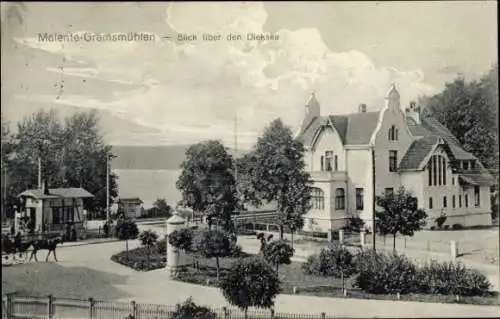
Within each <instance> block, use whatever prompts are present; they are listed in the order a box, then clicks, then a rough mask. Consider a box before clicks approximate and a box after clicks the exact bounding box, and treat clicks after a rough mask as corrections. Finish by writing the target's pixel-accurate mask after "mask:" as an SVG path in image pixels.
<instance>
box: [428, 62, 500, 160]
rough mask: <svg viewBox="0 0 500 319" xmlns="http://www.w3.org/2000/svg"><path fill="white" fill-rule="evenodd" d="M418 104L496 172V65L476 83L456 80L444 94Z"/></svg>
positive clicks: (461, 78) (466, 148) (460, 78)
mask: <svg viewBox="0 0 500 319" xmlns="http://www.w3.org/2000/svg"><path fill="white" fill-rule="evenodd" d="M420 104H422V106H423V107H424V108H425V109H424V110H425V111H426V114H427V115H432V116H434V117H435V118H436V119H437V120H438V121H439V122H440V123H441V124H443V125H444V126H445V127H446V128H448V129H449V130H450V132H451V133H452V134H453V135H454V136H455V137H456V139H457V140H458V142H459V143H460V144H461V145H462V146H463V147H464V149H465V150H466V151H468V152H471V153H472V154H473V155H474V156H476V157H477V158H478V159H479V161H480V162H481V163H482V164H483V165H485V166H486V167H487V168H490V169H498V120H497V119H498V64H496V65H494V66H493V67H492V68H491V69H490V71H489V72H488V73H487V74H485V75H484V76H483V77H482V78H481V79H480V80H479V81H472V82H466V81H465V79H464V78H463V77H461V76H459V77H457V78H456V79H455V80H454V81H453V82H451V83H447V84H446V86H445V89H444V90H443V92H441V93H439V94H436V95H434V96H431V97H424V98H421V100H420Z"/></svg>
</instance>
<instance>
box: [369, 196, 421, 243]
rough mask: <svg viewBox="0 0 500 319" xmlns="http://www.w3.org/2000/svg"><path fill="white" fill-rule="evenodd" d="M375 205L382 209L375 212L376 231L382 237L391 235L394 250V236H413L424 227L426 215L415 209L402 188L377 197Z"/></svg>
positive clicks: (415, 203) (412, 199)
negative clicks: (393, 192) (398, 234)
mask: <svg viewBox="0 0 500 319" xmlns="http://www.w3.org/2000/svg"><path fill="white" fill-rule="evenodd" d="M376 203H377V205H378V206H379V207H381V208H382V210H381V211H377V212H375V216H376V219H377V221H376V223H377V230H378V231H379V232H380V233H381V234H382V235H384V236H385V235H387V234H392V236H393V249H394V250H396V235H397V233H400V234H401V235H403V236H413V234H414V233H415V232H416V231H419V230H421V229H422V227H423V226H424V225H425V219H426V218H427V214H426V213H425V212H424V211H423V210H422V209H419V208H418V207H417V201H416V199H415V198H414V197H413V196H412V194H411V193H410V192H408V191H407V190H406V189H405V188H404V187H401V188H400V189H399V190H398V192H397V193H395V194H391V193H388V194H386V195H384V196H377V197H376Z"/></svg>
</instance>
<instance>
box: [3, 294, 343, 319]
mask: <svg viewBox="0 0 500 319" xmlns="http://www.w3.org/2000/svg"><path fill="white" fill-rule="evenodd" d="M175 310H176V306H174V305H160V304H145V303H136V302H135V301H132V302H130V303H127V302H109V301H101V300H94V299H93V298H89V299H87V300H85V299H69V298H55V297H53V296H47V297H33V296H21V295H16V294H15V293H11V294H6V295H4V296H3V298H2V318H3V319H14V318H15V319H17V318H34V319H38V318H40V319H42V318H44V319H58V318H74V319H87V318H88V319H101V318H102V319H160V318H161V319H168V318H171V317H172V315H173V313H174V312H175ZM211 310H212V311H213V312H214V313H215V314H216V315H217V318H221V319H240V318H241V319H243V318H245V316H244V312H243V311H242V310H240V309H238V308H232V307H212V308H211ZM248 318H273V319H279V318H281V319H306V318H309V319H320V318H321V319H323V318H325V319H326V318H334V317H327V316H326V314H325V313H321V314H305V315H304V314H286V313H276V312H275V311H274V310H273V309H271V310H268V309H250V310H248Z"/></svg>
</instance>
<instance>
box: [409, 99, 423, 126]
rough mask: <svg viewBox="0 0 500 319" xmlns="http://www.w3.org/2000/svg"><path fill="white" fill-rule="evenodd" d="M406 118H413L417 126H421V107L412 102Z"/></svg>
mask: <svg viewBox="0 0 500 319" xmlns="http://www.w3.org/2000/svg"><path fill="white" fill-rule="evenodd" d="M405 113H406V117H407V118H411V119H413V120H414V121H415V123H416V124H420V107H419V106H417V103H416V102H415V101H411V102H410V106H409V107H407V108H406V110H405Z"/></svg>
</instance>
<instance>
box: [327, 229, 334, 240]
mask: <svg viewBox="0 0 500 319" xmlns="http://www.w3.org/2000/svg"><path fill="white" fill-rule="evenodd" d="M327 235H328V242H329V243H331V242H333V232H332V230H331V229H328V234H327Z"/></svg>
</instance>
